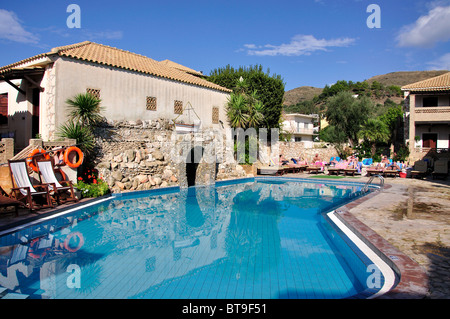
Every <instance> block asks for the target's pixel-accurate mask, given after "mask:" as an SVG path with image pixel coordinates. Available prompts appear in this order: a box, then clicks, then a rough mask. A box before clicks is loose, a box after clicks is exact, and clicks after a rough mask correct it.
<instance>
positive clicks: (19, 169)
mask: <svg viewBox="0 0 450 319" xmlns="http://www.w3.org/2000/svg"><path fill="white" fill-rule="evenodd" d="M8 163H9V169H10V173H11V182H12V184H13V185H15V186H16V187H13V188H11V191H12V194H14V197H15V199H16V200H19V201H24V203H25V205H26V206H27V208H28V209H29V210H30V211H31V210H34V209H40V208H47V207H53V204H52V201H51V198H50V193H49V190H48V186H47V185H33V184H32V183H31V180H30V176H29V175H28V171H27V166H26V165H27V164H26V163H25V160H14V161H12V160H9V161H8ZM38 190H39V191H38ZM39 199H40V200H42V204H39V203H38V200H39Z"/></svg>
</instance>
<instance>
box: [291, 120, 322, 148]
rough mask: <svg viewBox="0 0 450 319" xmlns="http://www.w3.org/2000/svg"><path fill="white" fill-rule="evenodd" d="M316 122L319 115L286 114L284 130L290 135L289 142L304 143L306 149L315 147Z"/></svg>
mask: <svg viewBox="0 0 450 319" xmlns="http://www.w3.org/2000/svg"><path fill="white" fill-rule="evenodd" d="M315 120H317V115H305V114H297V113H292V114H284V115H283V130H284V131H285V132H286V133H288V134H289V135H290V138H291V139H290V141H289V142H302V143H303V144H304V146H305V147H306V148H311V147H313V141H314V121H315Z"/></svg>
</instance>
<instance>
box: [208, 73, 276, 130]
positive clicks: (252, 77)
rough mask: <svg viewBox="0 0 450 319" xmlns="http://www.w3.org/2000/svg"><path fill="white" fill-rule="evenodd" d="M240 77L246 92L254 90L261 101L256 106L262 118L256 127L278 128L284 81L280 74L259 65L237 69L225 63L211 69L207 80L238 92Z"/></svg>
mask: <svg viewBox="0 0 450 319" xmlns="http://www.w3.org/2000/svg"><path fill="white" fill-rule="evenodd" d="M241 77H242V79H243V81H244V84H245V85H246V86H247V88H246V92H247V93H248V92H256V93H255V96H256V98H257V99H258V101H260V102H261V103H262V105H261V106H260V107H259V106H257V108H259V109H260V113H261V114H262V115H263V116H264V119H263V121H262V122H261V123H260V124H259V125H258V127H266V128H279V120H280V116H281V111H282V108H283V97H284V82H283V79H282V78H281V76H280V75H275V74H274V75H270V73H269V70H267V72H263V69H262V66H261V65H259V66H250V67H239V68H238V69H235V68H233V67H231V66H230V65H227V66H226V67H224V68H218V69H215V70H213V71H211V73H210V75H209V77H208V81H211V82H213V83H216V84H219V85H221V86H223V87H226V88H229V89H232V90H234V91H235V92H239V89H240V87H239V85H240V84H239V79H240V78H241ZM248 94H250V93H248Z"/></svg>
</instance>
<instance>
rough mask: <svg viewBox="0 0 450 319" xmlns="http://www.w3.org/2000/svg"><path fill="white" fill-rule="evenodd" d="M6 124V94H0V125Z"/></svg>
mask: <svg viewBox="0 0 450 319" xmlns="http://www.w3.org/2000/svg"><path fill="white" fill-rule="evenodd" d="M6 124H8V93H4V94H0V125H6Z"/></svg>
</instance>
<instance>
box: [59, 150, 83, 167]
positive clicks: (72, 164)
mask: <svg viewBox="0 0 450 319" xmlns="http://www.w3.org/2000/svg"><path fill="white" fill-rule="evenodd" d="M72 152H76V153H77V154H78V161H77V162H76V163H72V162H71V161H70V160H69V154H70V153H72ZM83 159H84V156H83V152H82V151H81V150H80V149H79V148H78V147H76V146H71V147H69V148H68V149H67V150H66V152H65V153H64V162H65V163H66V165H67V166H69V167H72V168H77V167H79V166H80V165H81V164H82V163H83Z"/></svg>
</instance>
